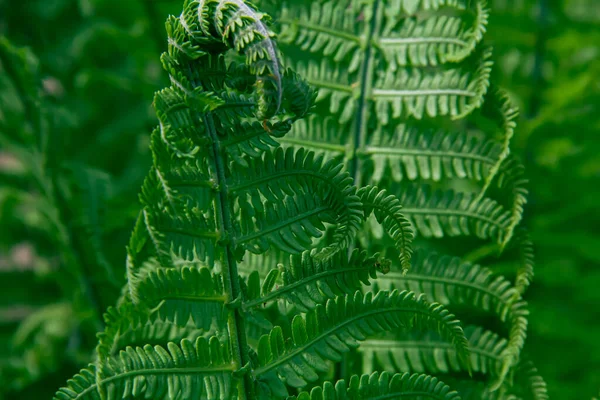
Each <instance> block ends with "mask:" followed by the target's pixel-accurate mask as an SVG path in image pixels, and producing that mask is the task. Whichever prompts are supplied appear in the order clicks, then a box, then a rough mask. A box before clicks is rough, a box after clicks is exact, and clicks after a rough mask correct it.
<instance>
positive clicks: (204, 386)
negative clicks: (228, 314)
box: [54, 337, 234, 400]
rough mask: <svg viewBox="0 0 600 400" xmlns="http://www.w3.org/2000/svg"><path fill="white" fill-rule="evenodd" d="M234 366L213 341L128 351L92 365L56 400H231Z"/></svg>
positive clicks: (203, 340) (173, 344) (187, 341)
mask: <svg viewBox="0 0 600 400" xmlns="http://www.w3.org/2000/svg"><path fill="white" fill-rule="evenodd" d="M233 369H234V367H233V364H232V362H231V356H230V355H229V352H228V350H227V347H226V346H223V345H222V344H221V343H220V342H219V341H218V340H217V339H216V338H214V337H213V338H211V339H210V341H208V340H206V339H204V338H198V339H197V340H196V342H195V344H194V343H192V342H191V341H189V340H186V339H184V340H182V341H181V344H180V345H177V344H175V343H169V344H168V345H167V348H166V349H165V348H164V347H161V346H154V347H152V346H150V345H146V346H144V347H143V348H142V347H137V348H133V347H127V349H125V350H124V351H122V352H121V353H120V354H119V356H118V357H117V358H115V359H109V360H108V361H107V362H105V363H103V364H102V365H101V367H96V366H94V365H91V366H90V367H89V368H88V369H84V370H82V371H81V372H80V373H79V374H78V375H75V377H74V378H73V379H71V380H69V382H68V385H69V386H67V387H65V388H62V389H60V390H59V391H58V392H57V393H56V396H55V397H54V399H55V400H75V399H78V400H87V399H90V400H92V399H93V400H99V399H106V400H113V399H114V400H116V399H123V398H132V397H137V398H139V396H144V397H146V398H152V399H156V400H159V399H165V400H167V399H173V398H197V399H223V400H225V399H229V398H230V397H231V396H232V395H233V394H234V392H233V390H234V389H233V385H232V378H231V377H232V372H233Z"/></svg>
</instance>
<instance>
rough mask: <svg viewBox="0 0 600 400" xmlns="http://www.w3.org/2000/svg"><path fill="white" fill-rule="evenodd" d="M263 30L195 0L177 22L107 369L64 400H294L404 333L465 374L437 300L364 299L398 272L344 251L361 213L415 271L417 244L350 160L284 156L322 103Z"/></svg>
mask: <svg viewBox="0 0 600 400" xmlns="http://www.w3.org/2000/svg"><path fill="white" fill-rule="evenodd" d="M268 21H269V18H268V17H267V15H266V14H263V13H262V12H260V11H258V10H257V9H256V8H255V7H254V6H253V5H251V4H250V3H247V2H245V1H243V0H204V1H192V0H188V1H186V2H185V4H184V11H183V13H182V14H181V16H180V17H179V18H176V17H170V18H169V19H168V20H167V33H168V35H169V39H168V45H169V47H168V51H167V52H166V53H165V54H163V56H162V62H163V65H164V67H165V69H166V71H167V72H168V73H169V78H170V82H171V86H170V87H169V88H166V89H163V90H161V91H159V92H157V94H156V96H155V99H154V106H155V108H156V110H157V116H158V121H159V125H158V127H157V129H156V130H155V131H154V132H153V133H152V137H151V150H152V154H153V165H152V167H151V169H150V171H149V174H148V175H147V178H146V181H145V182H144V185H143V186H142V190H141V195H140V200H141V203H142V210H141V211H140V214H139V217H138V220H137V222H136V225H135V227H134V229H133V233H132V235H131V239H130V242H129V246H128V248H127V277H128V284H127V287H126V288H125V290H124V291H123V295H122V297H121V299H120V301H119V303H118V305H117V307H116V308H114V309H111V310H110V311H109V312H108V313H107V315H106V317H105V321H106V323H107V327H106V329H105V331H104V332H103V333H101V334H100V335H99V342H100V343H99V345H98V348H97V353H98V354H97V362H96V363H95V364H93V365H91V366H90V367H89V368H87V369H84V370H83V371H82V372H81V373H80V374H79V375H77V376H76V377H75V378H73V379H72V380H71V381H69V385H68V387H66V388H63V389H61V390H60V391H59V392H58V393H57V395H56V398H57V399H120V398H140V397H145V398H153V399H188V398H200V399H231V398H242V399H244V398H250V399H256V398H285V397H287V396H288V395H289V394H290V393H294V392H291V391H290V390H289V388H300V389H301V388H303V387H305V386H307V385H308V384H309V383H310V384H311V385H312V384H317V383H318V384H320V383H322V381H320V380H319V379H321V378H323V376H324V375H327V374H329V372H330V369H331V367H332V365H333V364H334V363H335V362H337V361H339V360H340V358H341V356H342V354H344V353H348V352H349V350H350V349H352V348H355V347H356V346H357V341H362V340H364V339H366V338H367V337H368V336H370V335H374V334H377V333H380V332H386V331H396V330H398V329H402V330H403V331H405V330H411V329H418V330H426V331H430V332H435V333H437V334H438V335H439V336H440V337H441V338H444V339H445V340H447V341H448V342H449V343H451V344H452V346H453V347H454V348H456V352H457V354H458V355H459V357H461V359H462V360H463V361H464V362H465V363H466V364H468V357H469V353H468V344H467V340H466V338H465V336H464V333H463V331H462V328H461V326H460V323H459V322H458V320H457V319H456V318H455V317H454V315H452V314H451V313H450V312H449V311H448V310H446V308H445V307H444V306H443V305H441V304H438V303H435V302H428V301H426V300H425V298H424V297H423V296H420V295H416V294H415V293H413V292H410V291H402V292H399V291H392V292H385V291H379V292H378V293H376V294H373V293H366V294H363V293H362V292H361V288H362V285H363V284H369V283H370V281H371V280H372V279H373V278H375V277H376V275H377V271H381V272H387V269H388V268H387V267H388V266H389V263H390V261H389V260H387V259H385V258H382V257H379V255H378V254H375V253H372V255H369V254H370V253H367V252H364V251H360V250H354V251H350V249H351V248H352V247H353V246H354V245H355V237H356V236H357V233H358V231H359V228H360V227H361V225H362V224H363V223H364V222H365V220H366V216H368V214H371V213H374V215H375V216H376V218H377V219H378V220H379V221H380V223H381V226H382V229H383V230H386V231H388V232H389V234H390V236H391V237H392V239H393V240H394V241H395V242H396V243H397V247H398V250H399V251H400V253H401V254H402V255H403V257H404V260H405V261H404V263H405V264H407V263H408V259H409V258H410V255H411V247H410V242H411V239H412V231H411V230H410V228H409V223H408V221H407V220H406V219H404V217H403V216H402V214H401V213H400V211H399V210H400V206H399V204H398V200H397V199H396V198H395V197H394V196H392V195H390V194H388V193H386V192H384V191H381V190H379V189H377V188H373V187H368V188H366V190H367V191H366V192H365V190H363V191H360V192H359V191H358V189H357V187H356V186H355V185H354V179H353V177H352V175H351V173H350V172H349V171H346V170H345V169H344V166H343V165H341V164H340V162H339V160H337V161H336V160H333V159H331V158H329V157H325V156H322V155H316V154H315V153H313V152H311V151H308V150H305V149H287V150H282V149H280V148H278V147H277V146H278V141H279V140H281V139H282V138H283V137H284V135H285V134H286V133H287V131H289V130H290V129H291V127H292V124H293V123H294V122H296V121H297V120H299V119H302V118H304V117H305V115H306V114H307V113H308V112H309V111H310V110H311V107H312V105H313V101H314V99H315V92H314V91H313V90H312V89H311V88H310V87H309V85H308V84H307V83H306V82H305V81H304V80H303V78H304V77H302V76H301V72H302V71H301V70H300V71H298V72H300V74H298V73H296V72H294V71H292V70H290V69H284V68H283V67H282V63H281V61H280V55H279V50H278V47H277V44H276V41H275V40H274V34H273V33H272V32H271V30H270V28H269V27H268ZM448 29H450V28H448ZM452 29H454V28H452ZM472 34H473V35H476V36H477V34H476V33H472ZM465 35H466V36H465V38H467V36H469V34H465ZM465 40H467V39H465ZM457 54H458V53H457ZM456 57H458V55H456ZM482 65H483V68H484V69H485V68H487V67H485V65H486V64H482ZM450 75H452V74H448V79H447V80H448V82H449V81H452V79H454V78H452V77H451V76H450ZM411 79H412V78H411ZM461 79H462V78H461ZM309 83H310V82H309ZM429 83H431V82H429ZM429 83H427V79H425V78H424V79H423V80H422V81H421V82H420V83H418V82H417V84H418V85H421V84H423V85H428V84H429ZM483 86H484V83H478V84H475V85H474V86H473V87H470V89H469V90H480V89H481V88H482V87H483ZM411 101H412V100H411ZM449 101H454V100H452V99H451V100H449ZM465 107H470V105H468V104H466V103H465V104H463V105H462V106H461V110H463V111H464V109H465ZM452 112H454V111H452ZM457 112H458V111H457ZM249 253H252V254H253V256H257V257H258V256H263V258H262V260H263V264H267V263H269V262H271V261H272V260H275V259H279V260H282V259H285V258H288V259H290V260H291V261H290V264H289V265H281V264H280V265H277V264H278V263H273V264H271V265H268V266H267V268H266V269H268V270H270V271H271V272H269V273H268V274H265V275H261V273H260V271H254V272H249V271H247V270H245V271H242V269H243V268H238V267H239V266H243V264H244V262H245V259H246V257H248V254H249ZM261 270H264V269H261ZM240 272H245V273H247V277H241V276H240ZM248 272H249V273H248ZM280 276H281V279H280ZM282 300H283V301H282ZM270 305H274V306H275V307H278V306H280V307H282V308H285V307H287V312H277V311H276V313H277V318H276V319H274V320H273V321H268V322H269V323H267V324H263V329H264V327H266V326H268V325H269V324H271V323H272V324H273V325H275V324H276V323H277V325H276V326H275V327H273V328H270V333H269V334H267V335H264V336H262V337H261V338H260V339H258V341H256V340H255V339H256V338H254V337H253V335H252V332H253V330H252V329H250V328H248V327H247V326H246V325H247V324H248V325H251V324H254V325H260V324H261V318H264V315H262V314H261V313H263V312H265V313H266V312H268V311H272V309H270V308H268V307H269V306H270ZM382 376H383V377H384V378H382V382H384V381H385V380H386V379H387V378H386V377H387V375H386V374H383V375H382ZM396 379H400V380H399V381H398V382H396V381H394V380H392V382H396V383H393V384H390V385H389V387H388V389H387V390H388V391H389V392H390V393H396V392H398V391H400V390H407V391H408V390H412V389H415V390H419V391H421V392H423V393H432V394H433V395H434V396H438V397H439V396H440V395H443V396H446V394H448V393H450V392H449V389H448V388H447V387H446V386H445V385H443V384H441V383H438V382H437V381H436V380H435V379H433V378H422V377H418V378H406V377H400V378H396ZM423 379H425V381H423ZM353 382H354V381H353ZM353 385H355V384H354V383H353ZM362 386H364V387H365V388H367V387H368V385H366V384H363V385H362ZM293 390H295V389H293ZM364 390H366V389H364ZM373 390H374V389H373ZM452 396H454V395H452ZM452 396H451V397H450V398H455V396H454V397H452Z"/></svg>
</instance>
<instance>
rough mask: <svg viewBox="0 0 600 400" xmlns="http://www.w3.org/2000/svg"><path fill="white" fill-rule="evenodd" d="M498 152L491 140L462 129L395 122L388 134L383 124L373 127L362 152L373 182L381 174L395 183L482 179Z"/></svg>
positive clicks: (498, 155)
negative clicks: (370, 164)
mask: <svg viewBox="0 0 600 400" xmlns="http://www.w3.org/2000/svg"><path fill="white" fill-rule="evenodd" d="M501 152H502V149H501V147H500V145H499V144H498V143H496V142H495V141H493V140H483V139H481V138H479V137H477V136H475V135H469V134H468V133H466V132H460V133H459V132H446V131H443V130H434V129H431V128H427V127H422V126H419V125H408V124H399V125H397V126H396V127H395V128H394V132H393V133H392V134H388V132H387V129H386V128H384V127H380V128H379V129H377V130H376V131H375V134H374V136H373V138H372V139H371V141H370V143H369V144H368V145H367V147H366V148H365V151H364V154H365V155H366V156H368V157H369V158H370V159H372V160H373V163H374V166H375V170H374V172H373V177H372V179H373V180H374V181H375V182H380V181H381V180H382V178H383V177H384V176H385V177H387V176H389V177H391V178H392V179H394V180H395V181H398V182H399V181H402V180H405V179H408V180H411V181H414V180H417V179H423V180H433V181H435V182H439V181H441V180H442V179H452V178H460V179H471V180H475V181H482V180H483V179H485V178H486V177H487V176H489V175H490V171H491V169H492V168H493V166H494V165H495V164H496V162H497V161H498V159H499V157H500V154H501ZM388 171H389V172H390V173H389V174H388V173H387V172H388Z"/></svg>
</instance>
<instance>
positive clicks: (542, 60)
mask: <svg viewBox="0 0 600 400" xmlns="http://www.w3.org/2000/svg"><path fill="white" fill-rule="evenodd" d="M491 5H492V13H491V18H490V26H489V37H490V40H491V42H492V43H491V44H492V45H494V48H495V50H496V51H495V54H496V68H495V71H494V73H495V75H496V78H497V79H499V80H500V82H501V84H502V85H503V86H504V87H506V88H508V89H509V90H510V91H511V92H512V95H513V98H514V99H515V100H516V102H517V103H518V104H519V105H520V107H521V109H522V111H523V113H522V115H523V120H522V121H520V123H519V125H518V126H519V128H518V132H517V135H516V137H515V139H516V140H515V147H514V149H515V151H519V152H521V153H522V155H523V158H524V159H525V162H526V171H527V174H528V177H529V181H530V183H529V189H530V199H529V205H528V207H527V212H526V225H527V226H528V227H529V228H530V230H531V236H532V239H533V242H534V243H535V246H536V256H537V266H538V268H537V269H536V278H535V280H534V284H533V286H532V288H531V291H530V293H529V299H528V301H529V303H530V309H531V315H530V324H531V325H530V331H529V336H528V339H527V343H528V344H527V346H528V349H529V351H530V353H531V354H530V355H531V357H532V358H533V359H534V361H535V364H536V365H537V366H538V367H539V370H540V373H541V374H542V376H544V378H545V379H546V381H547V382H548V391H549V393H550V395H551V397H552V398H556V399H569V398H574V395H575V394H576V393H577V394H580V395H581V396H579V397H581V398H589V397H591V396H592V395H594V394H595V393H596V392H597V390H598V389H597V388H598V387H599V386H600V340H599V339H600V306H599V305H600V290H598V287H600V229H599V228H598V227H600V212H599V211H598V199H600V2H599V1H597V0H516V1H513V0H494V1H493V2H491Z"/></svg>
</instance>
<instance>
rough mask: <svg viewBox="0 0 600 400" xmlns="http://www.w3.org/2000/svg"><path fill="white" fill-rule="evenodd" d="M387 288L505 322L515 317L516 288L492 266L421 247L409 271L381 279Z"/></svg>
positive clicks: (390, 274) (379, 283) (388, 275)
mask: <svg viewBox="0 0 600 400" xmlns="http://www.w3.org/2000/svg"><path fill="white" fill-rule="evenodd" d="M378 285H380V286H381V287H382V288H383V289H386V290H390V289H398V290H412V291H414V292H415V293H424V294H425V295H426V296H427V298H428V299H431V300H432V301H437V302H439V303H441V304H444V305H462V306H467V307H473V308H476V309H479V310H483V311H489V312H492V313H494V314H495V315H497V316H498V318H500V319H501V320H502V321H506V320H508V321H511V320H512V317H513V315H512V307H513V297H514V296H515V292H516V289H515V288H514V287H513V286H512V285H511V283H510V282H509V281H508V280H507V279H505V278H504V277H502V276H494V273H493V272H492V271H491V270H489V269H488V268H483V267H480V266H479V265H476V264H471V263H469V262H463V261H462V260H461V259H460V258H459V257H450V256H444V255H439V254H437V253H435V252H426V251H424V250H419V251H417V252H416V253H415V254H414V257H413V262H412V268H411V270H410V271H409V273H408V274H406V275H403V274H400V273H398V272H390V273H389V274H387V275H386V276H383V277H381V278H380V279H379V280H378Z"/></svg>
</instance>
